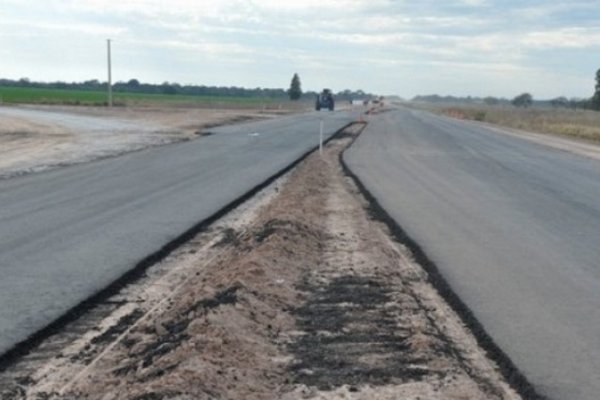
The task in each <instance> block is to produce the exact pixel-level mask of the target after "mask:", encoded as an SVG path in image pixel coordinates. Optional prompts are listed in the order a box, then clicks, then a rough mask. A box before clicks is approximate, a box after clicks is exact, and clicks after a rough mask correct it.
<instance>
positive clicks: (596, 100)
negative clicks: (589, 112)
mask: <svg viewBox="0 0 600 400" xmlns="http://www.w3.org/2000/svg"><path fill="white" fill-rule="evenodd" d="M591 107H592V109H594V110H596V111H600V69H599V70H598V72H596V91H595V92H594V96H593V97H592V100H591Z"/></svg>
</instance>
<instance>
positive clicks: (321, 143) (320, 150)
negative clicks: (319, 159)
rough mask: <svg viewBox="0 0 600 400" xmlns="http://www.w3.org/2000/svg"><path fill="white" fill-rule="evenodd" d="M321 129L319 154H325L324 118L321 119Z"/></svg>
mask: <svg viewBox="0 0 600 400" xmlns="http://www.w3.org/2000/svg"><path fill="white" fill-rule="evenodd" d="M320 122H321V123H320V125H321V129H320V132H319V154H320V155H323V120H321V121H320Z"/></svg>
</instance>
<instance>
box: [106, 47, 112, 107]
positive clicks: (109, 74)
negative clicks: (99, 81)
mask: <svg viewBox="0 0 600 400" xmlns="http://www.w3.org/2000/svg"><path fill="white" fill-rule="evenodd" d="M106 46H107V50H108V106H109V107H112V105H113V100H112V76H111V65H110V39H106Z"/></svg>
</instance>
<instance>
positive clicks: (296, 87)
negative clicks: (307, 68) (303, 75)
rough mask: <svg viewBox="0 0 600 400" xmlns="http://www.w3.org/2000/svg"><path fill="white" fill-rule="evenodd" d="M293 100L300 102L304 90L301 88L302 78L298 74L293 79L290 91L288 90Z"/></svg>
mask: <svg viewBox="0 0 600 400" xmlns="http://www.w3.org/2000/svg"><path fill="white" fill-rule="evenodd" d="M288 93H289V95H290V99H291V100H298V99H300V97H301V96H302V88H301V86H300V78H299V77H298V74H294V76H293V77H292V83H291V84H290V90H288Z"/></svg>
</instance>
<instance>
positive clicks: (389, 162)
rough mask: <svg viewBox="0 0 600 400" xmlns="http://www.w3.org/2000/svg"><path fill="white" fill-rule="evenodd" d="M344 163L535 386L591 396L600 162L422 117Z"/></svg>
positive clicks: (598, 380)
mask: <svg viewBox="0 0 600 400" xmlns="http://www.w3.org/2000/svg"><path fill="white" fill-rule="evenodd" d="M345 160H346V161H347V164H348V165H349V167H350V168H351V170H352V171H353V172H354V173H355V174H356V175H357V176H358V177H359V178H360V179H361V181H362V182H363V184H364V185H365V186H366V187H367V188H368V189H369V191H370V192H371V193H372V194H373V195H374V196H375V198H377V199H378V200H379V202H380V203H381V205H382V206H383V207H384V208H385V209H386V211H388V213H389V214H390V215H391V216H392V218H394V219H395V220H396V221H397V222H398V223H399V224H400V225H401V226H402V227H403V228H404V230H405V231H406V232H407V233H408V234H409V235H410V236H411V237H412V238H413V239H414V240H415V241H416V242H417V243H419V245H420V246H421V247H422V249H423V250H424V251H425V253H426V254H427V255H428V256H429V258H430V259H431V260H432V261H433V262H435V263H436V265H437V266H438V268H439V270H440V272H441V273H442V274H443V275H444V277H445V278H446V280H447V281H448V283H449V284H450V285H451V286H452V288H453V289H454V290H455V292H456V293H457V294H458V295H459V296H460V297H461V299H462V300H463V301H464V302H465V303H466V304H467V305H468V306H469V307H470V308H471V310H472V311H473V312H474V313H475V315H476V317H477V319H478V320H479V321H480V322H481V323H482V324H483V325H484V327H485V329H486V330H487V331H488V333H489V334H490V335H491V336H492V337H493V339H494V340H495V342H496V344H498V345H499V346H500V347H501V348H502V349H503V350H504V351H505V352H506V353H507V354H508V356H509V357H510V358H511V359H512V360H513V362H514V363H515V364H516V365H517V367H518V368H519V369H521V370H522V372H523V373H524V374H525V376H526V377H527V378H528V379H529V380H530V382H531V383H532V384H533V385H534V386H535V387H536V389H537V390H538V391H539V392H540V393H542V394H543V395H546V396H548V397H549V398H551V399H569V400H597V399H598V398H599V396H600V161H598V160H593V159H591V158H586V157H582V156H578V155H575V154H572V153H569V152H565V151H559V150H554V149H551V148H549V147H546V146H543V145H541V144H536V143H533V142H530V141H527V140H524V139H519V138H515V137H513V136H509V135H504V134H502V133H498V132H493V131H491V130H489V129H486V128H483V127H479V126H478V125H474V124H468V123H464V122H461V121H455V120H450V119H448V118H443V117H436V116H433V115H431V114H428V113H424V112H418V111H410V110H397V111H392V112H388V113H384V114H381V115H380V116H378V117H374V119H373V121H371V122H370V124H369V125H368V127H367V129H366V130H365V131H364V132H363V134H362V136H360V138H359V139H358V140H357V141H356V142H355V143H354V145H353V146H352V147H351V148H350V149H349V150H348V151H347V152H346V154H345Z"/></svg>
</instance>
